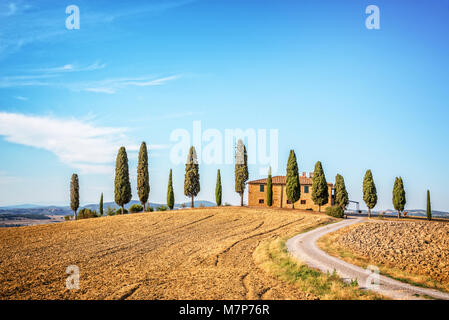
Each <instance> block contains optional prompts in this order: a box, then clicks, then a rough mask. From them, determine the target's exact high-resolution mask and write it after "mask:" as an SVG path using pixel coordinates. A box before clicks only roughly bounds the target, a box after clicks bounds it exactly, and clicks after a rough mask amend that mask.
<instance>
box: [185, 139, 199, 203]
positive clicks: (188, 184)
mask: <svg viewBox="0 0 449 320" xmlns="http://www.w3.org/2000/svg"><path fill="white" fill-rule="evenodd" d="M199 192H200V174H199V165H198V159H197V157H196V151H195V147H193V146H192V147H190V150H189V154H188V156H187V161H186V174H185V179H184V195H186V196H187V197H190V198H191V199H192V205H191V206H192V208H193V207H194V206H195V203H194V198H195V197H196V196H197V195H198V193H199Z"/></svg>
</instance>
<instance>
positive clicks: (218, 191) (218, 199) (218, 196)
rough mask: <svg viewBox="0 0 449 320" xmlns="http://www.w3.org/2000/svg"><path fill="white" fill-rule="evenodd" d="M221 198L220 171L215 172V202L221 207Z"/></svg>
mask: <svg viewBox="0 0 449 320" xmlns="http://www.w3.org/2000/svg"><path fill="white" fill-rule="evenodd" d="M221 198H222V187H221V174H220V169H218V170H217V184H216V186H215V202H217V206H218V207H219V206H221Z"/></svg>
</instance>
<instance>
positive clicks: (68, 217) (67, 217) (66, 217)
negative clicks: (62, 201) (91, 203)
mask: <svg viewBox="0 0 449 320" xmlns="http://www.w3.org/2000/svg"><path fill="white" fill-rule="evenodd" d="M71 218H72V216H64V220H65V221H69V220H70V219H71Z"/></svg>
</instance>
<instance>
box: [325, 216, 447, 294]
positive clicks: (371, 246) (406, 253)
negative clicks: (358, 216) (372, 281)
mask: <svg viewBox="0 0 449 320" xmlns="http://www.w3.org/2000/svg"><path fill="white" fill-rule="evenodd" d="M331 242H332V243H333V246H334V247H336V248H338V247H340V248H343V249H345V250H347V251H349V252H351V253H353V254H354V255H355V257H360V258H361V259H363V260H365V261H375V262H376V264H378V265H385V266H389V267H393V268H395V269H398V270H399V271H398V273H397V274H399V275H400V274H402V273H403V274H404V275H405V278H408V279H410V280H412V281H415V280H416V281H415V282H421V283H423V284H425V282H423V280H422V279H418V278H416V279H414V278H413V275H418V276H424V277H429V279H431V282H432V281H433V282H434V283H433V284H432V283H428V285H429V286H435V287H437V288H440V289H445V290H446V291H447V289H449V223H443V222H428V221H378V222H373V221H371V222H369V223H365V224H360V225H356V226H353V227H348V228H345V229H341V230H339V231H337V232H336V233H335V234H334V235H333V236H332V240H331ZM355 261H356V260H355ZM353 262H354V261H353Z"/></svg>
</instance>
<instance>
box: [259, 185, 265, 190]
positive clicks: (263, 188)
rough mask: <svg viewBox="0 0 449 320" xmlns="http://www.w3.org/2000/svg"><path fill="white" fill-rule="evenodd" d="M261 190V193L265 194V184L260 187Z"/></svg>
mask: <svg viewBox="0 0 449 320" xmlns="http://www.w3.org/2000/svg"><path fill="white" fill-rule="evenodd" d="M259 190H260V192H264V190H265V186H264V185H263V184H261V185H260V186H259Z"/></svg>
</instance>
